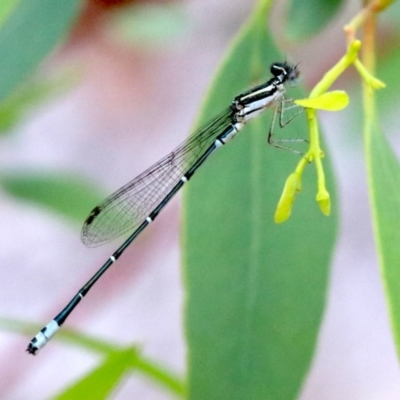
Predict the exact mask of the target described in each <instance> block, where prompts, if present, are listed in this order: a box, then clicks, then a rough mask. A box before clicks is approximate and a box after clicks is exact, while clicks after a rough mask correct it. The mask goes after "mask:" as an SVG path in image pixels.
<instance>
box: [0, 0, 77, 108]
mask: <svg viewBox="0 0 400 400" xmlns="http://www.w3.org/2000/svg"><path fill="white" fill-rule="evenodd" d="M80 6H81V2H80V1H79V0H63V1H54V0H20V1H19V2H18V3H17V5H16V6H15V7H13V8H12V9H11V12H8V13H7V15H6V19H5V21H4V23H3V25H2V26H0V60H1V62H0V102H1V101H2V100H4V99H5V98H6V97H7V96H8V95H9V94H10V93H11V92H12V91H13V90H14V89H15V88H16V87H17V86H18V85H20V84H21V82H22V81H23V80H25V79H26V78H27V76H28V75H29V74H31V73H32V72H33V71H34V70H35V68H37V67H38V65H39V63H40V62H41V61H42V60H43V58H44V57H45V56H46V55H48V54H49V52H50V51H51V50H53V49H54V47H55V46H56V45H57V44H59V43H60V42H61V40H63V39H65V37H66V35H67V32H68V29H69V28H70V26H71V24H72V23H73V21H74V18H75V17H76V15H77V13H78V11H79V8H80Z"/></svg>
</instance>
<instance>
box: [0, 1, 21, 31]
mask: <svg viewBox="0 0 400 400" xmlns="http://www.w3.org/2000/svg"><path fill="white" fill-rule="evenodd" d="M18 1H19V0H2V1H1V3H0V27H1V25H2V23H3V22H4V21H5V19H6V17H7V16H8V14H9V13H10V12H11V11H12V9H13V8H14V7H15V6H16V5H17V3H18Z"/></svg>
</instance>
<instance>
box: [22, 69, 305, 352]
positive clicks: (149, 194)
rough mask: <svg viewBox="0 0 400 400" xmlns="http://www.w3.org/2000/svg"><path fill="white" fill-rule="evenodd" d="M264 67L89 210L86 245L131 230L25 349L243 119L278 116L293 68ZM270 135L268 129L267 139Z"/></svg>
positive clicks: (43, 336)
mask: <svg viewBox="0 0 400 400" xmlns="http://www.w3.org/2000/svg"><path fill="white" fill-rule="evenodd" d="M270 70H271V74H272V75H273V77H272V78H271V79H270V80H268V81H267V82H265V83H263V84H261V85H259V86H256V87H254V88H253V89H250V90H248V91H247V92H245V93H243V94H241V95H239V96H237V97H235V98H234V99H233V101H232V103H231V105H230V106H229V107H228V108H226V109H225V110H224V111H222V113H221V114H219V115H218V116H216V117H215V118H214V119H212V120H211V121H210V122H209V123H207V124H205V125H204V126H203V127H201V128H200V129H199V130H197V131H195V132H194V133H193V134H192V135H191V136H189V137H188V138H187V139H186V140H185V141H184V142H183V143H182V144H181V145H180V146H179V147H177V148H176V149H175V150H174V151H173V152H172V153H170V154H169V155H167V156H166V157H164V158H163V159H162V160H160V161H159V162H157V163H156V164H154V165H153V166H152V167H150V168H149V169H147V170H146V171H144V172H143V173H142V174H140V175H139V176H138V177H137V178H135V179H133V180H132V181H131V182H129V183H128V184H127V185H125V186H123V187H122V188H121V189H119V190H118V191H116V192H115V193H114V194H112V195H111V196H110V197H108V198H107V199H105V200H104V201H103V202H102V203H101V204H100V205H98V206H97V207H95V208H94V209H93V211H92V212H91V213H90V215H89V216H88V218H87V219H86V221H85V223H84V226H83V229H82V234H81V238H82V241H83V243H84V244H86V245H87V246H97V245H100V244H103V243H106V242H108V241H110V240H113V239H115V238H117V237H119V236H120V235H122V234H123V233H126V232H128V231H131V230H133V233H132V234H131V235H130V236H129V237H128V239H126V241H125V242H124V243H123V244H122V245H121V246H120V247H119V248H118V250H117V251H116V252H115V253H114V254H113V255H112V256H111V257H110V258H109V259H108V260H107V261H106V263H105V264H104V265H103V266H102V267H101V268H100V269H99V270H98V271H97V272H96V273H95V274H94V275H93V276H92V278H90V279H89V281H88V282H87V283H86V284H85V285H84V286H83V287H82V288H81V289H80V290H79V292H78V293H77V294H76V295H75V296H74V297H73V298H72V300H71V301H70V302H69V303H68V304H67V306H66V307H65V308H64V309H63V310H62V311H61V312H60V313H59V314H58V315H57V316H56V317H55V318H54V319H53V320H52V321H51V322H50V323H49V324H48V325H46V326H45V327H44V328H43V329H42V330H41V331H40V332H39V333H38V334H37V335H36V336H35V337H34V338H33V339H32V340H31V342H30V343H29V346H28V348H27V351H28V353H30V354H36V353H37V351H38V350H40V349H41V348H42V347H44V346H45V345H46V343H47V342H48V341H49V340H50V339H51V337H52V336H53V335H54V334H55V333H56V332H57V330H58V329H59V328H60V326H61V325H62V324H63V323H64V322H65V320H66V319H67V317H68V316H69V315H70V313H71V312H72V311H73V310H74V308H75V307H76V306H77V305H78V303H79V302H80V301H81V300H82V298H83V297H84V296H85V295H86V294H87V293H88V291H89V290H90V289H91V288H92V286H93V285H94V284H95V283H96V282H97V280H98V279H99V278H100V277H101V276H102V275H103V274H104V272H105V271H106V270H107V269H108V268H109V267H110V266H111V265H112V264H113V263H114V262H115V261H117V259H118V258H119V257H120V256H121V254H122V253H123V252H124V250H125V249H126V248H127V247H128V246H129V245H130V244H131V243H132V242H133V240H134V239H135V238H136V237H137V236H138V235H139V233H141V232H142V231H143V230H144V229H145V228H146V227H147V225H149V224H150V223H151V222H153V221H154V219H155V218H156V217H157V215H158V214H159V212H160V211H161V210H162V209H163V208H164V206H165V205H166V204H167V203H168V202H169V200H171V198H172V197H173V196H174V195H175V193H177V192H178V191H179V189H180V188H181V187H182V186H183V185H184V184H185V183H186V182H187V181H188V180H189V179H190V178H191V177H192V176H193V174H194V173H195V172H196V170H197V169H198V168H199V167H200V166H201V165H202V164H203V162H204V161H205V160H206V159H207V158H208V157H209V156H210V155H211V154H212V153H213V152H214V151H215V150H217V149H218V148H219V147H221V146H223V145H224V144H226V143H227V142H228V141H229V140H231V139H232V138H234V137H235V136H236V134H237V133H238V132H239V131H240V130H241V129H242V128H243V127H244V125H245V124H246V123H247V122H248V121H250V120H251V119H253V118H254V117H256V116H258V115H260V114H261V113H262V112H263V111H264V110H265V109H266V108H268V107H273V108H274V119H275V115H276V112H277V110H278V112H280V113H281V115H280V117H282V107H283V104H284V92H285V84H286V83H293V82H295V81H296V80H297V78H298V76H299V72H298V69H297V68H296V66H291V65H289V64H287V63H286V62H284V63H274V64H272V65H271V69H270ZM271 140H272V131H271V130H270V133H269V136H268V141H269V142H271Z"/></svg>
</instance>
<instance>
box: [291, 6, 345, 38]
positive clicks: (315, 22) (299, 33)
mask: <svg viewBox="0 0 400 400" xmlns="http://www.w3.org/2000/svg"><path fill="white" fill-rule="evenodd" d="M289 4H290V5H289V13H288V21H287V26H286V32H287V34H288V36H290V38H291V39H293V40H296V41H300V40H303V39H305V38H307V37H310V36H312V35H315V34H317V33H318V32H319V31H320V30H322V29H323V28H325V27H326V25H327V24H328V23H329V21H331V20H332V19H333V18H334V17H335V16H336V14H337V13H338V11H339V9H340V7H341V6H342V4H343V0H324V1H321V0H291V1H290V3H289Z"/></svg>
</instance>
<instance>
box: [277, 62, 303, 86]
mask: <svg viewBox="0 0 400 400" xmlns="http://www.w3.org/2000/svg"><path fill="white" fill-rule="evenodd" d="M271 74H272V75H274V76H275V77H281V78H282V82H285V81H286V82H288V83H289V85H290V86H295V85H296V84H297V83H298V81H299V79H300V71H299V70H298V69H297V65H289V64H288V63H286V62H283V63H280V62H276V63H273V64H272V65H271Z"/></svg>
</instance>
